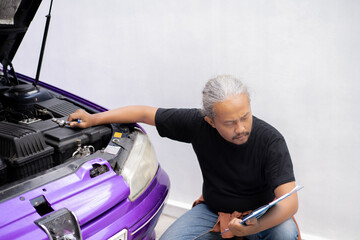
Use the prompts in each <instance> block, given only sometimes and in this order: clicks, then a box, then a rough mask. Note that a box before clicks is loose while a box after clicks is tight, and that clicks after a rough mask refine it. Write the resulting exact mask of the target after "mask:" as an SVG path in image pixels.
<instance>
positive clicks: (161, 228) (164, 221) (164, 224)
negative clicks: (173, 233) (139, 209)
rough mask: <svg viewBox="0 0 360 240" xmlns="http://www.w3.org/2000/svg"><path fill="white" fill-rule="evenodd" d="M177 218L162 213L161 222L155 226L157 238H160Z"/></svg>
mask: <svg viewBox="0 0 360 240" xmlns="http://www.w3.org/2000/svg"><path fill="white" fill-rule="evenodd" d="M175 220H176V218H174V217H171V216H169V215H166V214H161V216H160V218H159V222H158V224H157V225H156V227H155V233H156V239H159V238H160V236H161V235H162V234H163V233H164V232H165V231H166V229H167V228H168V227H169V226H170V225H171V224H172V223H173V222H174V221H175Z"/></svg>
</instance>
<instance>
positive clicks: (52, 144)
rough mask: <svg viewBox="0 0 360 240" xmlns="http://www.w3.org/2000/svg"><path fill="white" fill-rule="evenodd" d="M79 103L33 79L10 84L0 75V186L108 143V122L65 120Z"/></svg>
mask: <svg viewBox="0 0 360 240" xmlns="http://www.w3.org/2000/svg"><path fill="white" fill-rule="evenodd" d="M79 108H84V107H83V106H81V104H78V103H77V102H75V101H73V100H70V99H68V98H66V97H64V96H62V95H59V94H58V93H55V92H52V91H50V90H47V89H45V88H42V87H39V86H34V85H33V84H31V83H27V82H25V81H19V84H17V85H13V86H9V85H8V84H6V83H5V81H2V80H0V186H2V185H5V184H8V183H11V182H14V181H19V180H23V179H26V178H29V177H31V176H33V175H35V174H38V173H39V172H42V171H45V170H48V169H51V168H53V167H55V166H58V165H60V164H63V163H65V162H69V161H72V160H74V159H78V158H82V157H86V156H89V155H91V154H93V153H94V152H96V151H98V150H101V149H103V148H104V147H106V146H107V144H108V143H109V141H110V139H111V136H112V128H111V126H110V125H102V126H95V127H91V128H87V129H80V128H72V127H69V126H67V125H66V120H67V118H68V115H69V114H71V113H73V112H74V111H76V110H77V109H79ZM85 110H87V111H89V109H85Z"/></svg>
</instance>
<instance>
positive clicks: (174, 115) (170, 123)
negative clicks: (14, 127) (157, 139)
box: [155, 108, 200, 143]
mask: <svg viewBox="0 0 360 240" xmlns="http://www.w3.org/2000/svg"><path fill="white" fill-rule="evenodd" d="M199 113H200V110H199V109H175V108H170V109H165V108H159V109H158V110H157V112H156V115H155V126H156V129H157V131H158V133H159V135H160V136H161V137H167V138H170V139H172V140H176V141H180V142H186V143H191V141H192V138H193V135H194V131H195V129H196V127H197V126H196V124H197V123H198V122H199V121H197V119H198V118H199Z"/></svg>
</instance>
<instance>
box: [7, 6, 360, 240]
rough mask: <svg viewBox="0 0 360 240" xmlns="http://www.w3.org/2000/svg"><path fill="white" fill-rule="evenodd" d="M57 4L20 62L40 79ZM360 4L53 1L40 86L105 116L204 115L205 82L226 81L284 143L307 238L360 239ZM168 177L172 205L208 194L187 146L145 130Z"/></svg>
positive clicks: (34, 29) (34, 31)
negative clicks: (140, 109) (244, 93)
mask: <svg viewBox="0 0 360 240" xmlns="http://www.w3.org/2000/svg"><path fill="white" fill-rule="evenodd" d="M48 6H49V1H48V0H46V1H45V0H44V1H43V3H42V5H41V8H40V9H39V11H38V14H37V16H36V18H35V19H34V21H33V23H32V25H31V27H30V29H29V31H28V33H27V35H26V37H25V39H24V42H23V44H22V46H21V48H20V49H19V51H18V53H17V55H16V57H15V61H14V66H15V69H16V70H17V71H18V72H22V73H25V74H27V75H29V76H32V77H34V76H35V72H36V65H37V61H38V54H39V49H40V45H41V39H42V32H43V27H44V24H45V15H46V14H47V12H48ZM359 12H360V1H356V0H353V1H352V0H301V1H296V0H273V1H269V0H243V1H241V0H218V1H215V0H206V1H205V0H204V1H194V0H181V1H180V0H179V1H165V0H153V1H145V0H138V1H123V0H122V1H120V0H107V1H95V0H86V1H85V0H77V1H71V0H61V1H57V0H55V2H54V5H53V12H52V21H51V25H50V32H49V36H48V44H47V47H46V53H45V56H44V63H43V67H42V69H43V71H42V74H41V76H40V80H43V81H46V82H48V83H50V84H53V85H56V86H59V87H63V88H65V89H66V90H69V91H71V92H73V93H76V94H79V95H81V96H83V97H85V98H87V99H90V100H92V101H94V102H96V103H98V104H100V105H102V106H105V107H107V108H116V107H119V106H124V105H133V104H146V105H154V106H161V107H200V106H201V90H202V87H203V85H204V83H205V82H206V80H207V79H209V78H210V77H214V76H215V75H217V74H221V73H229V74H233V75H235V76H237V77H240V78H241V79H243V81H244V82H245V83H247V84H248V86H249V87H250V90H251V93H252V107H253V112H254V115H256V116H258V117H260V118H262V119H264V120H266V121H268V122H269V123H271V124H273V125H274V126H275V127H276V128H278V129H279V130H280V131H281V132H282V133H283V135H284V136H285V138H286V139H287V142H288V146H289V149H290V151H291V154H292V158H293V163H294V167H295V173H296V177H297V182H298V184H301V185H305V188H304V189H303V190H302V191H301V192H300V193H299V198H300V209H299V211H298V213H297V216H296V217H297V220H298V222H299V225H300V228H301V230H302V232H303V233H307V234H312V235H317V236H322V237H324V238H327V239H360V238H359V237H358V234H356V233H357V227H358V226H359V224H360V207H359V204H358V199H359V197H360V193H359V187H358V184H359V182H360V177H359V174H358V171H359V169H360V161H359V156H360V154H359V149H360V137H359V133H360V125H359V123H358V121H359V119H360V112H359V107H358V104H359V102H360V94H359V92H360V81H359V77H360V67H359V63H360V44H359V43H360V28H359V26H358V23H359V22H360V14H359ZM146 129H147V131H148V132H149V134H150V136H151V138H152V140H153V143H154V145H155V148H156V150H157V154H158V158H159V161H160V163H161V165H162V167H163V168H165V169H166V171H167V172H168V174H169V176H170V179H171V182H172V189H171V194H170V200H172V201H177V202H180V203H183V204H185V205H190V204H191V203H192V202H193V201H194V200H195V199H196V198H197V197H198V196H199V195H200V193H201V184H202V180H201V177H200V170H199V169H198V164H197V161H196V158H195V154H194V153H193V152H192V148H191V146H190V145H186V144H182V143H176V142H172V141H170V140H167V139H161V138H160V137H158V136H157V133H156V131H155V130H154V129H153V128H150V127H146Z"/></svg>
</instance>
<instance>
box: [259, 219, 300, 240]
mask: <svg viewBox="0 0 360 240" xmlns="http://www.w3.org/2000/svg"><path fill="white" fill-rule="evenodd" d="M258 236H259V237H260V239H266V240H296V239H297V238H298V231H297V227H296V224H295V222H294V221H293V219H292V218H290V219H288V220H286V221H285V222H283V223H281V224H280V225H278V226H275V227H273V228H270V229H268V230H265V231H263V232H261V233H259V234H258Z"/></svg>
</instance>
